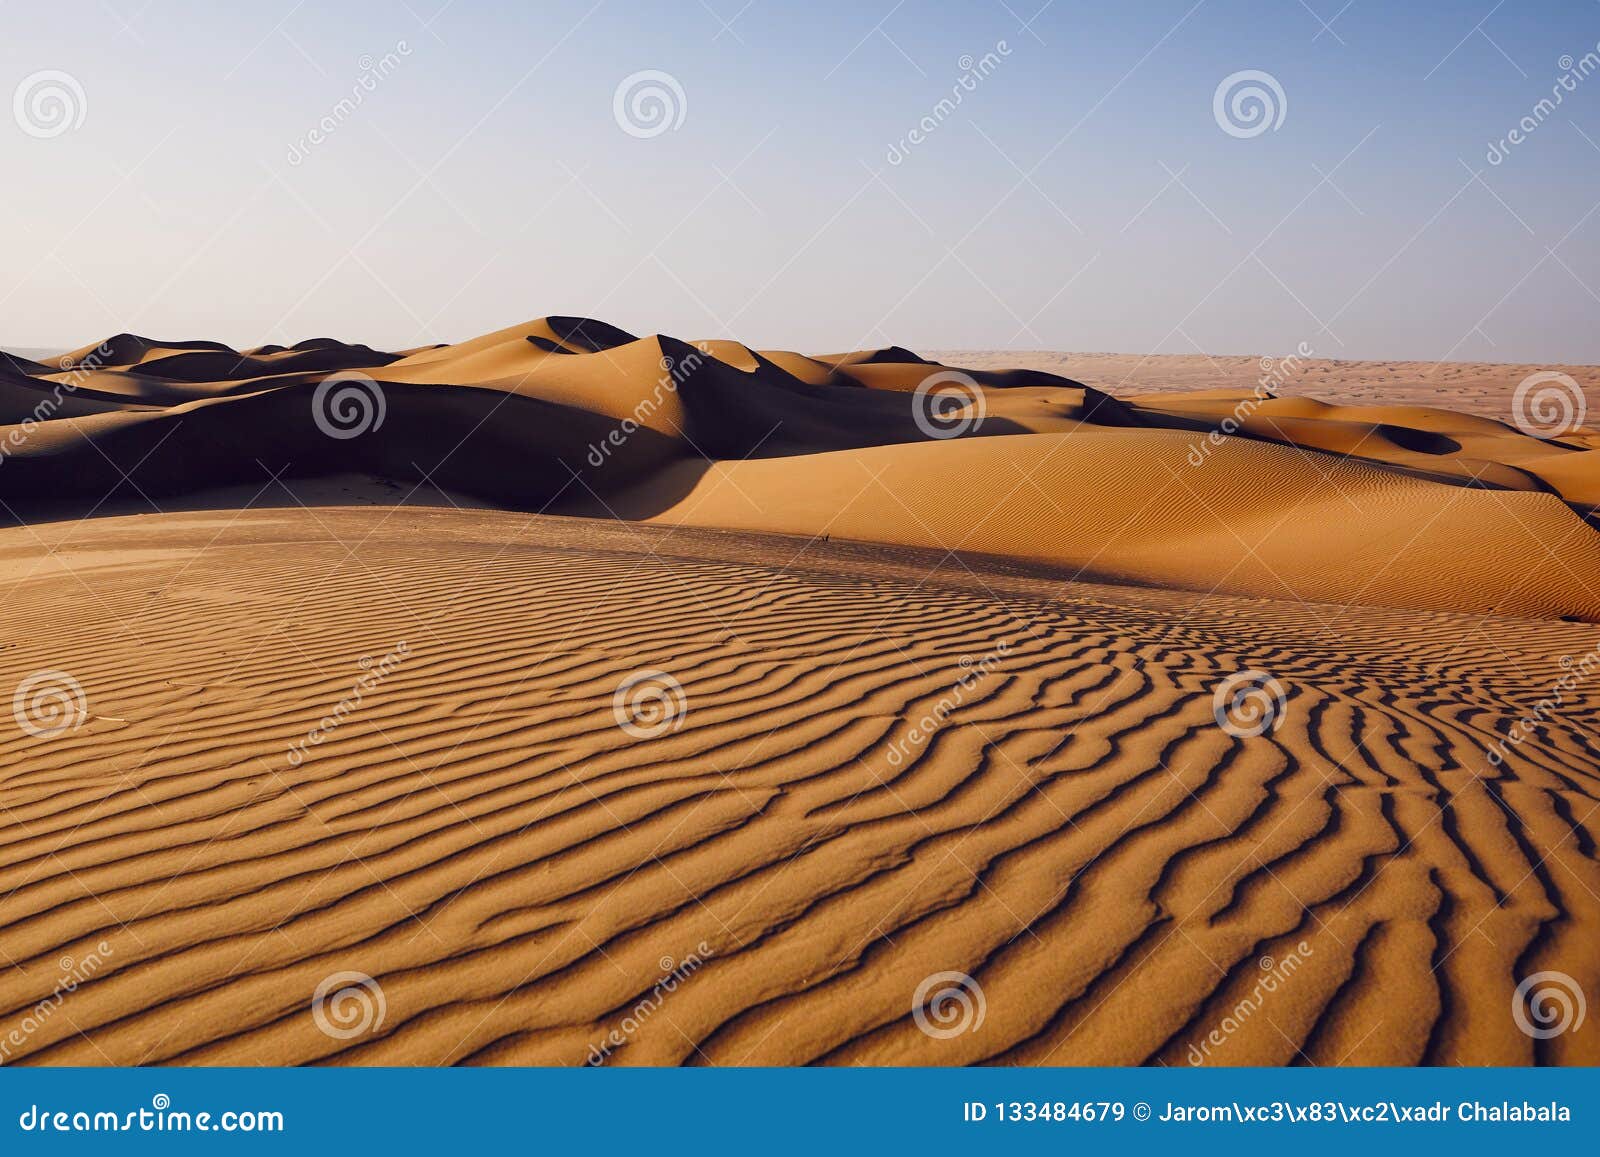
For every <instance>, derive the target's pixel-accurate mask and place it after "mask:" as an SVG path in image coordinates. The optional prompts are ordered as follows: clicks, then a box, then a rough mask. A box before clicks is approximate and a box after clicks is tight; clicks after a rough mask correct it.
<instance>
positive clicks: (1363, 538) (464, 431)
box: [0, 317, 1600, 621]
mask: <svg viewBox="0 0 1600 1157" xmlns="http://www.w3.org/2000/svg"><path fill="white" fill-rule="evenodd" d="M1088 364H1091V365H1092V364H1093V362H1092V359H1091V360H1090V362H1089V363H1088ZM0 367H3V368H0V405H3V413H0V421H5V422H9V423H12V425H10V426H9V427H5V428H0V447H3V449H4V455H5V456H4V463H3V465H4V468H3V470H0V500H3V501H4V503H5V506H6V510H7V511H8V512H9V514H10V516H11V517H12V518H14V519H17V520H21V521H36V520H39V519H45V518H58V517H74V516H79V515H82V514H85V513H88V512H90V511H101V512H109V511H119V510H121V511H126V510H134V509H146V510H148V509H152V508H159V509H166V508H171V507H185V506H191V507H201V508H203V507H207V506H214V505H224V506H225V505H228V504H229V503H230V502H234V501H238V497H237V495H236V494H235V493H234V492H235V491H238V490H241V489H243V490H248V489H249V488H250V487H252V486H255V487H258V488H259V487H260V486H261V484H262V483H264V482H268V481H270V480H272V479H274V478H276V479H278V480H281V481H282V482H283V483H284V484H285V485H287V486H290V487H294V486H296V485H298V486H302V487H311V488H312V489H313V490H314V491H315V492H316V493H318V494H320V495H326V494H327V493H328V492H329V491H328V483H329V480H331V479H335V478H342V479H348V478H349V477H351V476H355V477H357V478H360V479H368V480H371V481H368V482H365V483H359V484H358V485H357V486H356V487H354V488H353V489H351V491H350V493H351V500H353V501H359V500H364V499H370V498H372V497H374V496H376V497H379V498H382V497H383V496H384V495H392V494H395V493H399V494H402V495H403V494H404V493H405V492H406V491H408V490H412V489H414V488H416V487H419V486H420V487H425V488H426V492H427V493H429V494H434V495H437V494H440V493H442V494H446V495H452V496H454V497H455V498H456V499H457V500H458V501H462V502H467V503H471V504H476V505H481V504H490V505H497V506H503V507H507V508H513V509H521V510H526V511H544V512H549V513H569V514H582V515H588V516H595V517H607V518H609V517H619V516H620V517H625V518H628V519H633V520H639V521H657V522H662V523H669V524H673V525H683V526H702V527H722V528H726V529H739V530H752V531H762V532H779V533H785V534H794V535H802V536H807V537H811V536H821V535H834V536H841V537H849V538H856V539H861V540H864V541H877V542H882V543H887V544H897V545H907V546H917V547H930V548H937V549H943V550H961V551H973V552H980V553H985V554H994V555H1003V556H1011V557H1017V558H1024V559H1029V560H1033V561H1038V562H1043V563H1049V564H1053V565H1056V566H1059V567H1061V568H1062V569H1063V570H1064V571H1065V572H1066V573H1070V574H1074V575H1078V576H1081V577H1084V578H1089V579H1097V580H1100V581H1113V582H1126V583H1136V584H1140V585H1146V586H1154V587H1167V588H1174V589H1183V590H1193V591H1199V592H1205V591H1219V592H1225V593H1232V594H1241V595H1254V596H1258V597H1265V598H1274V599H1291V600H1298V601H1303V602H1319V603H1323V602H1325V603H1346V604H1349V603H1367V604H1379V605H1389V606H1411V607H1433V608H1440V609H1454V610H1465V611H1476V612H1483V613H1494V614H1506V615H1521V616H1528V617H1545V618H1577V619H1584V620H1588V621H1600V595H1597V594H1596V591H1597V590H1600V551H1597V550H1596V540H1595V537H1594V535H1595V530H1594V529H1593V524H1594V521H1595V518H1596V515H1595V511H1596V508H1597V504H1600V434H1597V433H1596V432H1594V431H1593V430H1591V429H1589V428H1586V427H1580V428H1577V429H1573V430H1569V431H1565V432H1563V433H1562V434H1561V436H1560V437H1534V436H1531V435H1530V434H1526V433H1523V432H1521V431H1519V430H1518V429H1516V428H1514V427H1512V426H1509V425H1506V424H1504V423H1501V422H1497V421H1494V420H1491V419H1487V418H1482V417H1474V416H1470V415H1463V414H1455V413H1451V412H1450V411H1447V410H1440V409H1428V408H1423V407H1416V406H1367V405H1360V406H1347V405H1338V404H1328V403H1324V402H1320V401H1317V400H1315V399H1313V398H1309V397H1297V396H1276V391H1275V390H1273V389H1257V390H1254V391H1241V390H1232V389H1223V390H1213V391H1210V392H1202V393H1178V394H1147V393H1141V394H1139V395H1137V396H1135V397H1127V398H1117V397H1113V396H1112V395H1110V394H1108V393H1106V392H1104V391H1102V390H1100V389H1096V388H1094V387H1090V386H1086V385H1084V384H1082V383H1081V382H1078V381H1075V380H1073V379H1071V378H1067V377H1061V376H1058V375H1055V374H1052V373H1048V372H1044V371H1042V370H1027V369H1021V370H1018V369H1009V370H1002V369H987V370H980V369H964V370H963V369H957V368H955V367H947V366H944V365H941V364H940V363H938V362H933V361H928V360H925V359H923V358H921V357H919V356H918V355H916V354H914V353H912V352H911V351H909V350H906V349H903V348H900V347H888V348H885V349H879V350H870V351H862V352H856V353H845V354H831V355H823V356H817V357H807V356H804V355H800V354H794V353H788V352H783V351H757V350H752V349H749V348H747V347H745V346H742V345H739V344H738V343H736V342H731V341H726V340H719V341H711V342H700V343H688V342H683V341H679V340H677V339H674V338H670V337H666V336H651V337H643V338H641V337H635V336H634V335H632V334H630V333H627V332H625V331H623V330H620V329H618V328H616V327H615V326H611V325H608V324H606V323H604V322H599V321H594V320H590V319H585V318H577V317H547V318H541V319H538V320H535V321H532V322H528V323H524V324H521V325H515V326H510V327H507V328H505V329H502V330H497V331H495V332H493V333H489V334H485V335H483V336H482V337H478V338H474V339H471V340H469V341H464V342H460V343H456V344H454V345H442V346H432V347H426V348H422V349H418V350H413V351H405V352H402V353H385V352H382V351H378V350H373V349H371V348H369V347H367V346H364V345H348V344H344V343H341V342H337V341H334V340H332V339H326V338H321V339H313V340H310V341H305V342H301V343H299V344H297V345H295V346H292V347H287V348H285V347H280V346H263V347H258V348H255V349H250V350H243V351H239V350H232V349H229V348H228V347H226V346H224V345H221V344H219V343H216V342H206V341H165V340H156V339H150V338H144V337H139V336H137V335H132V334H118V335H116V336H114V337H112V338H109V339H107V340H106V341H104V342H101V343H99V344H98V345H94V346H85V347H84V348H82V349H80V350H75V351H73V352H72V353H70V354H67V355H64V356H63V357H61V358H58V359H55V360H54V362H53V363H28V362H20V361H12V362H10V363H0ZM41 408H44V409H46V410H48V413H46V414H44V415H42V416H43V417H45V418H48V419H50V420H47V421H42V422H40V421H36V419H38V418H40V417H41V414H40V410H41ZM30 421H32V427H33V428H29V429H24V427H23V425H22V424H23V423H29V422H30ZM341 422H348V423H354V425H346V426H344V427H341V425H340V424H341ZM363 423H364V424H363ZM330 431H331V433H330ZM280 500H281V496H275V497H273V498H269V499H268V501H280Z"/></svg>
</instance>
